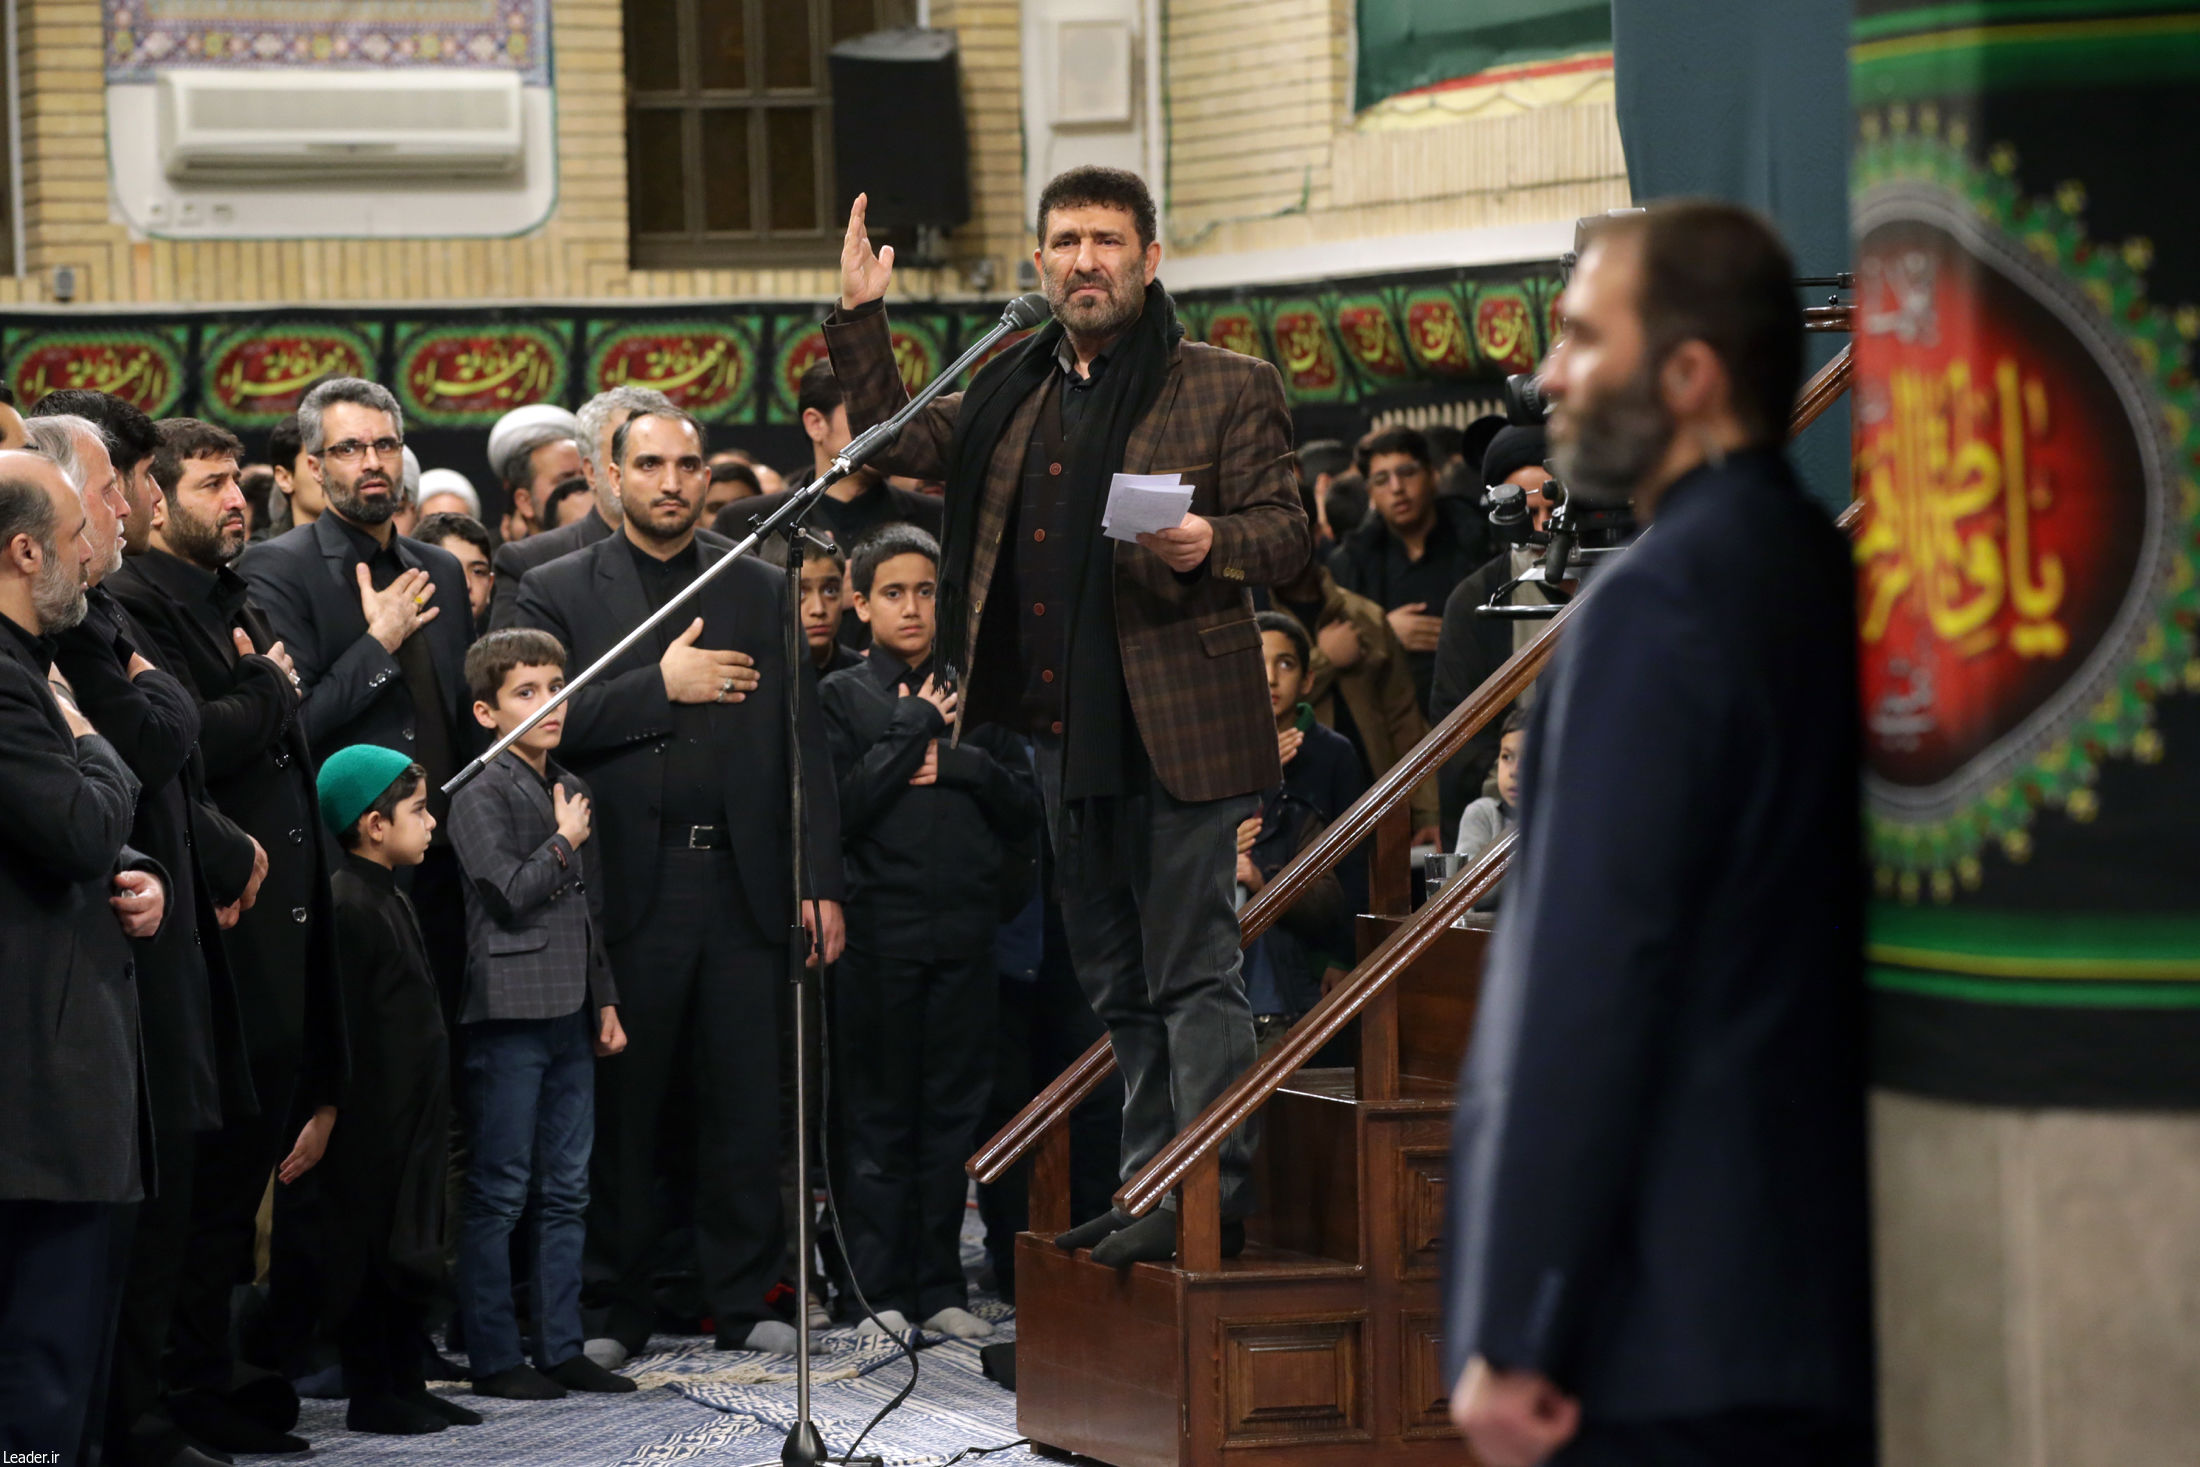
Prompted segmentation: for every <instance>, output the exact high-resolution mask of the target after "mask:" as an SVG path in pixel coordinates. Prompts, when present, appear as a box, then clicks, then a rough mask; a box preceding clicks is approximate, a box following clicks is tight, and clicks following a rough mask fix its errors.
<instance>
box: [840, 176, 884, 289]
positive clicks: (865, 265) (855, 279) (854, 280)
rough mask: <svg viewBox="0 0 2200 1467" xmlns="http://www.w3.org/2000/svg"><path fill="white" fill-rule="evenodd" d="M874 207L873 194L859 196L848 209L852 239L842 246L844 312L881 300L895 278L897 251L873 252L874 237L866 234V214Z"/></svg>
mask: <svg viewBox="0 0 2200 1467" xmlns="http://www.w3.org/2000/svg"><path fill="white" fill-rule="evenodd" d="M870 203H871V197H870V195H869V194H857V195H856V201H855V203H854V204H852V205H850V206H849V209H848V235H847V237H846V238H845V239H843V240H842V241H841V242H840V308H841V309H842V310H844V311H852V310H854V309H855V308H856V307H857V306H860V305H863V304H864V303H865V302H867V301H875V300H877V299H878V298H879V297H880V296H882V295H884V294H886V286H887V283H888V282H890V281H891V280H892V279H893V278H894V247H893V246H892V245H888V246H887V247H886V248H885V249H883V250H873V249H872V248H871V236H870V235H868V234H866V233H864V230H863V214H864V211H865V210H866V209H867V208H869V207H870Z"/></svg>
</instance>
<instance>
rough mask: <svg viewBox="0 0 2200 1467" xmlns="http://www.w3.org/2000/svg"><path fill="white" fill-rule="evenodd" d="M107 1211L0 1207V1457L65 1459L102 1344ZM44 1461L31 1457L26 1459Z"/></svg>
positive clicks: (110, 1214)
mask: <svg viewBox="0 0 2200 1467" xmlns="http://www.w3.org/2000/svg"><path fill="white" fill-rule="evenodd" d="M120 1211H121V1209H119V1208H117V1207H116V1206H115V1205H114V1204H113V1203H108V1202H14V1201H5V1202H0V1453H16V1454H18V1455H16V1456H12V1457H9V1458H8V1459H7V1460H10V1461H24V1462H32V1461H53V1462H68V1461H71V1460H73V1459H74V1458H75V1456H76V1451H77V1443H78V1442H79V1441H80V1440H81V1439H82V1437H83V1433H84V1422H85V1420H86V1418H87V1416H88V1414H89V1413H90V1411H91V1410H92V1408H93V1399H92V1397H93V1394H94V1390H95V1381H96V1379H97V1377H98V1375H99V1373H100V1365H101V1354H102V1352H103V1350H104V1349H105V1348H106V1347H107V1345H108V1344H109V1342H110V1339H111V1325H112V1320H113V1317H114V1316H113V1288H112V1285H113V1282H114V1269H113V1267H112V1264H111V1259H110V1253H109V1250H110V1244H109V1241H108V1233H109V1230H110V1229H111V1228H112V1227H113V1226H114V1222H115V1218H116V1215H117V1213H118V1212H120ZM34 1452H38V1453H48V1454H51V1455H49V1456H46V1457H34V1456H31V1455H29V1454H30V1453H34Z"/></svg>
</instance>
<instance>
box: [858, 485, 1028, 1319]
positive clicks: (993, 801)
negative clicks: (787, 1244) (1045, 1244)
mask: <svg viewBox="0 0 2200 1467" xmlns="http://www.w3.org/2000/svg"><path fill="white" fill-rule="evenodd" d="M938 575H939V545H938V542H936V541H935V540H933V538H932V537H931V536H930V535H928V534H926V533H925V532H924V531H922V530H919V529H917V528H916V527H915V526H912V525H890V526H888V527H886V528H885V529H883V530H880V531H879V532H878V533H877V534H876V535H874V536H872V537H871V538H870V539H868V540H866V541H864V542H863V543H862V544H861V545H859V546H857V547H856V549H855V554H854V557H853V560H852V562H851V564H850V567H849V578H850V581H851V582H852V584H853V589H854V592H855V609H856V614H857V615H858V616H860V617H862V618H863V620H864V621H865V622H867V623H868V624H869V625H870V628H871V636H872V639H873V642H872V646H871V650H870V652H869V653H868V654H867V655H866V657H865V659H864V663H863V665H862V666H860V667H851V668H849V669H847V670H846V671H843V672H837V673H834V674H833V675H832V676H831V677H829V678H827V679H826V680H825V682H824V685H823V687H822V688H821V689H820V692H819V696H820V698H821V700H822V701H823V703H824V710H825V730H826V738H827V741H828V743H829V744H830V746H831V748H832V752H833V766H834V770H835V772H836V774H837V775H838V776H839V781H840V828H841V841H842V845H843V848H844V850H845V853H846V857H847V870H848V877H849V898H848V907H847V911H848V952H847V956H846V958H845V959H844V960H843V961H842V963H841V968H840V972H839V975H838V977H837V979H836V983H835V987H834V991H833V1022H834V1035H833V1038H834V1041H835V1058H836V1060H837V1061H838V1071H837V1075H836V1083H837V1090H838V1093H839V1095H840V1096H841V1105H842V1116H843V1120H844V1126H843V1132H844V1135H845V1137H846V1143H845V1147H844V1156H843V1158H842V1172H843V1179H842V1181H841V1183H840V1194H839V1195H840V1201H841V1209H842V1210H841V1222H842V1226H843V1230H844V1232H845V1234H846V1237H847V1242H848V1253H849V1264H850V1266H851V1268H852V1269H853V1270H854V1273H855V1277H856V1282H857V1283H858V1285H860V1286H861V1288H862V1290H863V1293H864V1295H865V1297H867V1298H868V1299H869V1300H870V1302H871V1305H872V1307H873V1308H875V1309H877V1310H878V1311H879V1312H878V1316H877V1318H876V1319H874V1320H866V1321H864V1322H863V1324H862V1325H861V1326H859V1332H876V1331H878V1330H881V1329H883V1330H886V1331H889V1332H891V1333H894V1334H901V1333H903V1332H905V1331H906V1330H907V1329H908V1328H909V1320H910V1319H911V1318H916V1319H921V1320H923V1321H924V1326H925V1328H927V1329H931V1330H938V1331H941V1332H943V1333H946V1334H951V1335H955V1336H957V1337H960V1338H964V1339H974V1338H978V1337H981V1336H983V1335H987V1334H990V1333H992V1327H991V1326H990V1325H988V1324H986V1323H985V1322H984V1321H983V1320H981V1319H979V1318H977V1317H976V1316H975V1315H973V1314H971V1313H970V1312H969V1311H968V1310H967V1309H966V1308H965V1307H964V1305H965V1304H966V1303H967V1302H968V1295H967V1293H966V1290H965V1287H964V1283H963V1275H962V1262H961V1256H960V1247H959V1241H958V1240H959V1237H960V1235H961V1231H962V1217H963V1199H964V1195H965V1190H964V1189H965V1183H964V1180H963V1170H962V1163H963V1158H964V1157H966V1156H968V1155H969V1153H970V1147H971V1144H972V1142H973V1139H974V1137H973V1134H972V1133H973V1131H974V1130H975V1128H976V1125H977V1120H978V1116H979V1114H980V1112H981V1111H982V1110H983V1109H984V1106H985V1100H986V1093H987V1089H988V1086H989V1084H990V1083H991V1079H992V1028H993V1006H994V978H993V931H994V926H995V924H996V923H997V921H998V920H999V915H1000V902H1001V894H1000V884H1001V872H1002V864H1003V859H1004V854H1005V850H1006V846H1007V843H1008V842H1010V841H1015V840H1020V839H1022V838H1024V837H1025V836H1026V835H1027V834H1028V833H1029V832H1030V831H1031V830H1032V828H1033V827H1034V825H1035V824H1036V822H1037V821H1038V818H1039V798H1038V790H1037V787H1036V784H1035V782H1034V781H1033V779H1032V776H1031V771H1030V764H1029V761H1028V760H1026V758H1025V757H1024V753H1023V750H1022V749H1021V747H1020V746H1019V745H1018V744H1017V742H1016V740H1015V739H1014V738H1013V737H1012V736H1011V735H1009V734H1008V733H1007V732H1005V731H1004V730H1001V729H998V728H991V727H980V728H973V729H965V730H964V732H963V734H962V738H961V740H960V742H956V741H955V740H954V739H953V736H952V732H951V730H952V729H953V726H954V719H955V692H954V690H953V689H952V688H941V687H940V686H938V685H937V683H935V682H934V680H933V677H932V628H933V621H932V611H933V607H932V601H933V592H934V589H935V585H936V582H937V580H938ZM1019 895H1022V893H1019Z"/></svg>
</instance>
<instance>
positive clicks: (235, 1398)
mask: <svg viewBox="0 0 2200 1467" xmlns="http://www.w3.org/2000/svg"><path fill="white" fill-rule="evenodd" d="M235 1375H236V1377H237V1379H236V1383H235V1384H233V1385H232V1386H230V1388H229V1389H228V1390H227V1391H224V1392H223V1393H222V1397H223V1399H224V1400H226V1401H228V1402H229V1403H230V1404H231V1405H232V1406H235V1407H236V1408H237V1409H238V1410H239V1411H242V1412H243V1413H244V1414H245V1415H247V1416H249V1417H251V1418H252V1419H253V1420H254V1421H257V1422H259V1423H260V1424H261V1425H262V1426H265V1427H268V1428H269V1429H271V1430H274V1431H291V1430H294V1429H296V1427H297V1425H298V1392H297V1390H296V1388H295V1387H293V1386H292V1385H291V1383H290V1382H289V1381H287V1380H285V1379H284V1378H283V1377H282V1376H280V1375H277V1374H275V1373H274V1372H273V1371H265V1370H257V1369H254V1368H253V1367H251V1366H249V1365H244V1366H239V1367H237V1370H236V1372H235Z"/></svg>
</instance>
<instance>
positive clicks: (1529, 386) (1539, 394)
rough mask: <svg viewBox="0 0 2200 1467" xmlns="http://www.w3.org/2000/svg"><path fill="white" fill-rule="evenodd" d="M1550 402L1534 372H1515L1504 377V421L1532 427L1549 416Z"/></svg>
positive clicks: (1538, 377) (1540, 378) (1540, 380)
mask: <svg viewBox="0 0 2200 1467" xmlns="http://www.w3.org/2000/svg"><path fill="white" fill-rule="evenodd" d="M1550 410H1551V405H1550V402H1549V401H1548V400H1547V399H1546V398H1545V397H1544V396H1543V379H1542V377H1540V376H1539V375H1537V374H1536V373H1534V372H1515V373H1513V375H1512V376H1510V377H1507V378H1506V379H1505V421H1506V422H1508V423H1514V424H1518V425H1519V426H1521V427H1524V428H1532V427H1534V426H1535V425H1536V424H1538V423H1540V422H1542V421H1543V420H1544V419H1545V418H1547V417H1549V416H1550Z"/></svg>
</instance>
